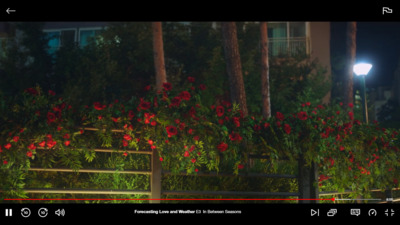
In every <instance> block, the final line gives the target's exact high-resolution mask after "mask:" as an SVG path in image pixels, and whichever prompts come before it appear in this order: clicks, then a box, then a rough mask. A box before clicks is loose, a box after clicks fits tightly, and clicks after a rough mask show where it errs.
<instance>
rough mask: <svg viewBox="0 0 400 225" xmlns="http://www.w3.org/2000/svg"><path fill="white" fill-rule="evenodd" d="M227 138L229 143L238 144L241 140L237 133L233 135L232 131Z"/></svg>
mask: <svg viewBox="0 0 400 225" xmlns="http://www.w3.org/2000/svg"><path fill="white" fill-rule="evenodd" d="M229 138H230V139H231V141H237V142H240V141H241V140H242V139H243V138H242V137H241V136H240V134H239V133H235V132H233V131H232V133H231V134H229Z"/></svg>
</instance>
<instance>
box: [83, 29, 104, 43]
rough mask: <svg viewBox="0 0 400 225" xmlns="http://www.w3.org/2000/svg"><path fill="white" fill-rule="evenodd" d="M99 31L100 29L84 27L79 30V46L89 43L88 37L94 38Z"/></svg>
mask: <svg viewBox="0 0 400 225" xmlns="http://www.w3.org/2000/svg"><path fill="white" fill-rule="evenodd" d="M100 32H101V29H90V30H89V29H85V30H80V31H79V46H81V47H85V46H86V45H88V44H89V41H90V39H93V38H95V37H96V36H98V35H99V34H100Z"/></svg>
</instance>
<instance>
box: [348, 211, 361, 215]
mask: <svg viewBox="0 0 400 225" xmlns="http://www.w3.org/2000/svg"><path fill="white" fill-rule="evenodd" d="M350 215H352V216H359V215H361V210H360V209H350Z"/></svg>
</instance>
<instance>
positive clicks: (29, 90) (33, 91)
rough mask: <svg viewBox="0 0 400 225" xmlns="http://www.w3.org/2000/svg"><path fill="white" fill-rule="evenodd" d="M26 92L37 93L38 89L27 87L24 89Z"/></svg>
mask: <svg viewBox="0 0 400 225" xmlns="http://www.w3.org/2000/svg"><path fill="white" fill-rule="evenodd" d="M25 92H26V93H29V94H32V95H37V94H39V93H38V91H37V90H36V89H35V88H27V89H26V90H25Z"/></svg>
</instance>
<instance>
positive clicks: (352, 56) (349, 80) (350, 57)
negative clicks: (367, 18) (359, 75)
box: [343, 22, 357, 107]
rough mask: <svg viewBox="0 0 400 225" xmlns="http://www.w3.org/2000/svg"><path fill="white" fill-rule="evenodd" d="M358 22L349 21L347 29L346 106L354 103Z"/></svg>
mask: <svg viewBox="0 0 400 225" xmlns="http://www.w3.org/2000/svg"><path fill="white" fill-rule="evenodd" d="M356 32H357V23H356V22H347V31H346V70H345V73H346V74H345V80H344V101H343V102H344V106H345V107H347V106H348V104H349V103H354V99H353V66H354V63H355V60H356Z"/></svg>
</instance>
